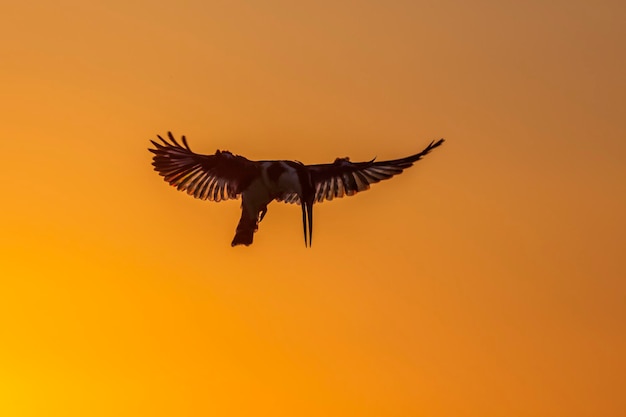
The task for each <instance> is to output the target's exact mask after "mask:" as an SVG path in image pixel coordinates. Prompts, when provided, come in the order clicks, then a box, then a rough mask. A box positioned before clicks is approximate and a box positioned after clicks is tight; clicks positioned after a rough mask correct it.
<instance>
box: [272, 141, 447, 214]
mask: <svg viewBox="0 0 626 417" xmlns="http://www.w3.org/2000/svg"><path fill="white" fill-rule="evenodd" d="M442 143H443V139H439V140H438V141H436V142H435V141H433V142H431V143H430V144H429V145H428V146H427V147H426V148H425V149H424V150H423V151H421V152H420V153H416V154H415V155H411V156H408V157H406V158H401V159H394V160H391V161H380V162H374V160H371V161H368V162H355V163H353V162H350V161H349V160H348V158H337V159H336V160H335V162H334V163H332V164H319V165H307V168H308V169H309V170H310V172H311V179H312V181H313V186H314V187H315V202H318V203H320V202H322V201H324V200H332V199H333V198H340V197H343V196H344V195H345V196H350V195H354V194H356V193H357V192H359V191H365V190H367V189H369V188H370V184H374V183H377V182H379V181H382V180H386V179H389V178H391V177H393V176H394V175H397V174H400V173H402V171H403V170H404V169H406V168H409V167H410V166H412V165H413V163H414V162H416V161H419V160H420V159H421V158H422V157H423V156H424V155H426V154H428V153H429V152H430V151H432V150H433V149H435V148H436V147H438V146H439V145H441V144H442ZM291 197H292V196H284V197H283V201H285V202H288V203H298V202H299V199H297V198H295V199H294V198H291ZM296 197H297V196H296Z"/></svg>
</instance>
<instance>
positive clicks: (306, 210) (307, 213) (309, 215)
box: [301, 201, 313, 247]
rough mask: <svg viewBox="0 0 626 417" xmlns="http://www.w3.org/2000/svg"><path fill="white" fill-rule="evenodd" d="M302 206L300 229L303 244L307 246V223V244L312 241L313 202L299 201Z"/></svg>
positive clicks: (309, 244)
mask: <svg viewBox="0 0 626 417" xmlns="http://www.w3.org/2000/svg"><path fill="white" fill-rule="evenodd" d="M301 206H302V229H303V232H304V246H305V247H306V246H307V223H308V229H309V240H308V246H309V247H311V242H312V241H313V202H312V201H311V202H306V203H301Z"/></svg>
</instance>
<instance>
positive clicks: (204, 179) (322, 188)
mask: <svg viewBox="0 0 626 417" xmlns="http://www.w3.org/2000/svg"><path fill="white" fill-rule="evenodd" d="M167 136H168V139H164V138H163V137H161V136H160V135H157V138H158V139H159V142H157V141H154V140H150V142H152V144H153V146H154V147H153V148H148V150H149V151H150V152H152V153H153V154H154V155H153V157H152V158H153V162H152V165H153V166H154V170H155V171H157V172H158V173H159V175H161V176H162V177H163V179H164V180H165V181H166V182H167V183H169V184H170V185H171V186H174V187H176V189H177V190H179V191H186V192H187V194H189V195H191V196H193V197H195V198H198V199H201V200H209V201H215V202H219V201H224V200H229V199H238V198H239V197H241V218H240V219H239V223H238V224H237V228H236V231H235V237H234V238H233V240H232V242H231V246H237V245H245V246H249V245H251V244H252V241H253V237H254V233H255V232H256V231H257V230H258V227H259V223H260V222H261V221H262V220H263V218H264V217H265V214H266V213H267V205H268V204H269V203H270V202H272V201H274V200H276V201H283V202H285V203H291V204H298V205H300V206H301V207H302V227H303V232H304V246H305V247H311V245H312V241H313V204H314V203H321V202H323V201H325V200H328V201H330V200H333V199H334V198H341V197H344V196H352V195H355V194H356V193H358V192H360V191H365V190H367V189H369V188H370V185H371V184H374V183H377V182H379V181H382V180H386V179H389V178H391V177H393V176H394V175H397V174H400V173H402V171H403V170H405V169H406V168H409V167H411V166H412V165H413V163H414V162H416V161H419V160H420V159H421V158H422V157H423V156H425V155H427V154H428V153H429V152H430V151H432V150H433V149H435V148H437V147H439V146H440V145H441V144H442V143H443V142H444V139H439V140H437V141H432V142H430V144H429V145H428V146H427V147H426V148H424V149H423V150H422V151H421V152H418V153H416V154H414V155H410V156H407V157H405V158H400V159H393V160H388V161H376V158H374V159H372V160H370V161H365V162H351V161H350V158H348V157H345V158H336V159H335V161H334V162H333V163H328V164H315V165H305V164H303V163H301V162H299V161H289V160H263V161H251V160H249V159H247V158H245V157H243V156H240V155H235V154H233V153H231V152H229V151H226V150H219V149H218V150H216V152H215V154H213V155H204V154H198V153H195V152H193V151H192V150H191V148H190V147H189V144H188V143H187V139H186V137H185V136H184V135H183V136H182V137H181V139H182V145H181V144H180V143H179V142H178V141H177V140H176V139H175V138H174V135H173V134H172V132H168V133H167ZM307 237H308V239H307Z"/></svg>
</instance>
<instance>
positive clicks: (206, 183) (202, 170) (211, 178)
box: [148, 132, 259, 201]
mask: <svg viewBox="0 0 626 417" xmlns="http://www.w3.org/2000/svg"><path fill="white" fill-rule="evenodd" d="M167 134H168V138H169V141H167V140H165V139H163V138H162V137H161V136H158V135H157V137H158V138H159V139H160V140H161V142H162V143H158V142H155V141H153V140H151V141H150V142H152V143H153V144H154V147H155V148H154V149H148V150H149V151H150V152H152V153H153V154H154V157H153V162H152V165H154V170H155V171H157V172H158V173H159V175H161V176H163V178H164V179H165V181H166V182H168V183H169V184H170V185H172V186H174V187H176V188H177V189H178V190H179V191H186V192H187V194H189V195H192V196H194V197H195V198H199V199H202V200H210V201H222V200H228V199H235V198H238V197H239V195H240V194H241V192H242V190H243V189H244V188H245V187H246V186H247V185H248V184H250V182H251V181H252V179H253V178H254V177H255V176H256V175H258V173H259V168H258V165H257V164H256V163H254V162H252V161H250V160H248V159H246V158H244V157H243V156H239V155H233V154H232V153H230V152H228V151H217V152H216V153H215V155H201V154H197V153H194V152H192V150H191V149H190V148H189V145H188V144H187V139H186V138H185V136H183V137H182V141H183V145H184V146H181V145H180V144H179V143H178V142H177V141H176V139H174V136H173V135H172V133H171V132H168V133H167Z"/></svg>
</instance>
